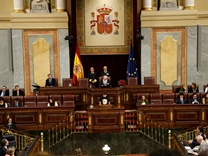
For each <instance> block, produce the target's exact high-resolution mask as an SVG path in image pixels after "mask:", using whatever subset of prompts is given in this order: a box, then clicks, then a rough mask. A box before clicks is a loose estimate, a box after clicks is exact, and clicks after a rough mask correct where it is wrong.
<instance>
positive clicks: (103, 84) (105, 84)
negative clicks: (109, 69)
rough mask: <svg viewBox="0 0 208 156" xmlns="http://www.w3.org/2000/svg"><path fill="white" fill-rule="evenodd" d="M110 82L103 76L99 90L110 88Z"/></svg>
mask: <svg viewBox="0 0 208 156" xmlns="http://www.w3.org/2000/svg"><path fill="white" fill-rule="evenodd" d="M110 85H111V84H110V80H109V79H108V76H107V75H104V76H103V79H102V80H101V81H100V87H101V88H109V87H110Z"/></svg>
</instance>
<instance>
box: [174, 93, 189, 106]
mask: <svg viewBox="0 0 208 156" xmlns="http://www.w3.org/2000/svg"><path fill="white" fill-rule="evenodd" d="M176 103H177V104H186V103H188V102H187V100H186V99H185V98H184V95H183V93H180V94H179V95H178V98H177V100H176Z"/></svg>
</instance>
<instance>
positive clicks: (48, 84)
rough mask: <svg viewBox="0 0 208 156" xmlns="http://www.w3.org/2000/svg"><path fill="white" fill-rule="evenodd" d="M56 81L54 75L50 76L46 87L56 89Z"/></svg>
mask: <svg viewBox="0 0 208 156" xmlns="http://www.w3.org/2000/svg"><path fill="white" fill-rule="evenodd" d="M56 83H57V82H56V79H54V78H52V74H48V78H47V79H46V83H45V86H46V87H54V86H56Z"/></svg>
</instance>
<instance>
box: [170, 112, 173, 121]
mask: <svg viewBox="0 0 208 156" xmlns="http://www.w3.org/2000/svg"><path fill="white" fill-rule="evenodd" d="M170 122H173V111H170Z"/></svg>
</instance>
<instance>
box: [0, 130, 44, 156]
mask: <svg viewBox="0 0 208 156" xmlns="http://www.w3.org/2000/svg"><path fill="white" fill-rule="evenodd" d="M1 132H2V138H5V139H7V140H8V141H9V142H10V145H13V146H15V148H16V149H17V150H18V151H19V153H20V156H24V155H25V154H23V153H26V155H27V156H30V155H32V154H33V153H34V152H36V151H39V150H40V147H41V146H43V144H41V142H40V137H39V136H33V135H30V134H27V133H24V132H21V131H16V130H8V129H3V128H2V129H1Z"/></svg>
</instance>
